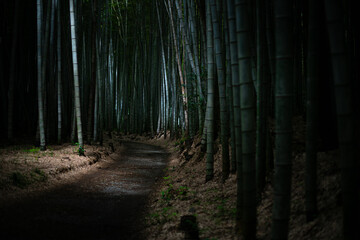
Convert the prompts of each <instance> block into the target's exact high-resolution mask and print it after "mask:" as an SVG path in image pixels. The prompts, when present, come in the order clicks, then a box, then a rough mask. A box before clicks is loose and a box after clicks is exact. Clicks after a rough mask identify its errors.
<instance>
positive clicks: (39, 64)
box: [37, 0, 46, 151]
mask: <svg viewBox="0 0 360 240" xmlns="http://www.w3.org/2000/svg"><path fill="white" fill-rule="evenodd" d="M41 7H42V6H41V4H40V0H37V58H38V59H37V68H38V87H37V90H38V109H39V131H40V149H41V150H42V151H45V150H46V145H45V128H44V108H43V89H42V71H41V69H42V61H41V60H42V58H41V35H42V34H41V25H42V24H41V21H42V20H41V19H42V16H41V12H42V11H41Z"/></svg>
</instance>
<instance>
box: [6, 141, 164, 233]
mask: <svg viewBox="0 0 360 240" xmlns="http://www.w3.org/2000/svg"><path fill="white" fill-rule="evenodd" d="M167 157H168V155H167V153H166V152H165V151H164V150H163V149H161V148H159V147H155V146H152V145H147V144H142V143H135V142H124V151H123V152H122V155H121V156H118V157H117V158H116V159H114V160H113V161H107V162H100V163H97V164H96V165H95V166H94V167H93V169H92V170H91V171H90V172H89V173H87V174H86V175H83V176H80V177H78V178H75V179H73V180H72V181H71V182H70V183H67V184H66V185H62V186H60V187H58V188H56V189H53V190H51V191H48V192H44V193H41V194H39V195H37V196H36V197H31V198H28V199H23V200H21V201H19V202H15V203H7V204H6V205H5V206H0V239H144V237H143V236H140V235H139V232H140V231H139V230H141V229H142V227H141V212H142V210H143V207H144V203H145V200H146V197H147V196H148V194H149V193H150V191H151V190H152V187H153V185H154V183H155V179H156V178H157V177H159V175H160V174H161V173H162V169H163V168H164V167H165V165H166V160H167Z"/></svg>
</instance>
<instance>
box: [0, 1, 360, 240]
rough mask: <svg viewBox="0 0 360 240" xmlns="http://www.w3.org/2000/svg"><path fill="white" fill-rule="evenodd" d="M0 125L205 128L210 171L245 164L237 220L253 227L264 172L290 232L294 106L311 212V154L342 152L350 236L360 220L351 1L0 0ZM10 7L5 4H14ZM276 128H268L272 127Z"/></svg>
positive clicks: (70, 136) (207, 175)
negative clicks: (218, 161)
mask: <svg viewBox="0 0 360 240" xmlns="http://www.w3.org/2000/svg"><path fill="white" fill-rule="evenodd" d="M0 5H1V7H0V9H1V10H0V11H1V36H0V37H1V39H0V44H1V47H0V51H1V52H0V54H1V58H0V67H1V69H0V78H1V85H0V90H1V106H0V107H1V112H2V113H3V114H1V119H0V121H1V124H0V128H1V134H2V139H7V141H8V142H14V141H15V140H17V141H18V139H23V138H28V137H29V136H30V138H31V139H32V138H34V141H36V142H37V144H39V145H40V146H41V148H42V149H45V148H46V145H47V144H49V143H54V142H57V143H61V142H65V141H71V142H74V143H75V142H77V143H78V144H79V147H80V149H79V153H84V152H83V151H84V143H87V144H95V143H97V144H98V143H101V142H102V135H103V133H104V132H105V131H119V132H123V133H124V134H127V133H137V134H144V133H149V134H151V136H155V135H157V134H163V135H164V137H165V138H166V137H167V135H168V134H170V137H173V138H175V137H176V138H180V137H183V138H186V139H190V140H191V139H193V138H194V137H195V136H196V135H201V136H202V145H203V149H204V151H206V163H204V181H205V180H206V181H211V180H212V179H213V177H214V151H215V150H214V141H215V139H216V138H219V139H220V142H221V152H222V174H223V181H226V179H227V177H228V176H229V174H237V206H236V207H237V217H236V221H237V223H238V227H239V229H240V231H239V234H242V235H243V236H244V238H245V239H255V238H256V218H257V213H256V206H257V203H258V202H259V201H260V198H261V192H262V190H263V188H264V185H265V180H266V178H267V177H270V178H271V179H273V180H272V184H273V186H274V196H273V198H274V205H273V216H272V222H273V223H272V239H287V237H288V232H289V229H288V226H289V216H290V204H291V197H290V188H291V173H292V168H291V166H292V158H293V151H292V135H293V124H292V121H293V118H294V116H304V117H305V119H306V179H304V181H305V184H306V196H304V198H305V203H306V216H307V220H308V221H312V220H313V219H315V218H316V215H317V211H318V209H317V198H316V195H317V191H318V190H317V188H316V186H317V185H316V183H317V171H316V169H317V164H316V161H317V160H316V159H317V152H318V151H319V150H320V149H321V148H337V147H339V149H340V152H341V158H340V162H339V166H340V168H341V174H342V202H343V203H342V204H343V216H344V221H343V234H344V239H358V238H356V236H359V235H358V234H359V233H358V232H357V231H358V229H357V227H358V226H359V214H360V212H359V183H360V181H359V180H360V179H359V159H360V156H359V152H357V151H356V149H359V147H360V141H359V137H358V133H360V132H359V124H358V122H359V120H360V118H359V112H360V110H359V103H360V100H359V94H358V92H359V90H360V84H359V80H360V79H359V68H358V66H359V50H358V48H359V40H360V39H359V37H360V36H359V33H360V31H359V29H360V28H359V26H358V23H357V22H358V21H357V20H356V19H357V18H358V17H357V12H356V10H355V9H356V6H355V1H351V0H343V1H336V0H324V1H311V0H310V1H306V0H293V1H287V0H273V1H271V0H256V1H249V0H224V1H220V0H196V1H193V0H153V1H150V0H143V1H133V0H103V1H101V0H69V1H65V0H64V1H62V0H61V1H60V0H36V1H35V0H34V1H20V0H15V1H1V3H0ZM5 9H8V10H7V11H6V10H5ZM272 128H273V129H272Z"/></svg>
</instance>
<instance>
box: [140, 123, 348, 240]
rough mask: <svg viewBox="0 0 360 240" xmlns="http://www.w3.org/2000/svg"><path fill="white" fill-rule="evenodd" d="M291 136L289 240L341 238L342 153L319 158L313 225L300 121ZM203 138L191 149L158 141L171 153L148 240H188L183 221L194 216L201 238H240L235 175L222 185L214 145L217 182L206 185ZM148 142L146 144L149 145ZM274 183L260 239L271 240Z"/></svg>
mask: <svg viewBox="0 0 360 240" xmlns="http://www.w3.org/2000/svg"><path fill="white" fill-rule="evenodd" d="M294 121H295V131H294V132H295V134H294V137H293V159H294V161H293V168H292V173H293V174H292V193H291V199H292V200H291V219H290V232H289V239H296V240H303V239H326V240H330V239H334V240H335V239H342V235H341V226H342V213H341V194H340V171H339V168H338V166H337V161H338V151H327V152H320V153H318V210H319V212H318V215H317V218H316V219H315V220H313V221H311V222H307V221H306V216H305V200H304V196H305V180H304V179H305V176H304V174H305V153H304V146H305V144H304V131H305V125H304V122H303V121H302V119H300V118H298V119H295V120H294ZM200 140H201V139H200V137H196V138H195V139H194V141H193V142H192V144H191V145H188V146H187V145H186V143H185V142H183V143H181V142H179V141H177V142H173V143H172V144H169V143H168V142H164V141H163V140H162V141H158V144H160V145H161V146H163V147H167V148H168V151H169V152H171V153H172V155H171V157H170V161H169V165H168V167H167V168H166V172H165V175H164V177H163V179H161V181H160V182H159V183H158V184H157V191H154V192H153V193H152V194H151V196H150V199H149V202H148V212H147V215H146V223H147V229H146V234H147V236H148V239H151V240H152V239H154V240H155V239H156V240H165V239H174V240H175V239H184V232H183V231H182V230H181V227H180V225H181V224H180V222H181V217H182V216H186V215H193V216H196V221H197V224H198V229H199V236H200V239H208V240H210V239H211V240H216V239H219V240H220V239H224V240H225V239H241V237H238V236H239V235H240V234H238V233H237V232H236V231H235V215H236V176H235V174H231V175H230V176H229V178H228V179H227V180H226V181H225V182H224V183H223V182H222V175H221V166H222V165H221V164H222V163H221V145H220V144H219V142H218V141H216V144H215V152H216V154H215V158H214V161H215V166H214V169H215V177H214V179H213V180H212V181H209V182H207V183H205V159H206V156H205V154H204V153H203V152H202V151H201V146H200V145H201V144H200ZM147 142H148V141H147ZM272 198H273V188H272V184H271V179H270V178H268V179H267V183H266V187H265V189H264V191H263V193H262V196H261V202H260V204H259V205H258V207H257V214H258V216H257V222H258V227H257V238H258V239H259V240H267V239H271V222H272V219H271V215H272V213H271V212H272V204H273V200H272Z"/></svg>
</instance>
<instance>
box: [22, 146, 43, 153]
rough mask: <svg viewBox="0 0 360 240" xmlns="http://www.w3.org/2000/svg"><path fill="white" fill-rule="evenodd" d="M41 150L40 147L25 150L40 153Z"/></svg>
mask: <svg viewBox="0 0 360 240" xmlns="http://www.w3.org/2000/svg"><path fill="white" fill-rule="evenodd" d="M39 151H40V148H36V147H35V148H31V149H25V150H24V152H28V153H38V152H39Z"/></svg>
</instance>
